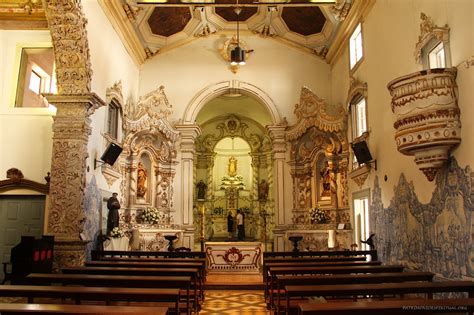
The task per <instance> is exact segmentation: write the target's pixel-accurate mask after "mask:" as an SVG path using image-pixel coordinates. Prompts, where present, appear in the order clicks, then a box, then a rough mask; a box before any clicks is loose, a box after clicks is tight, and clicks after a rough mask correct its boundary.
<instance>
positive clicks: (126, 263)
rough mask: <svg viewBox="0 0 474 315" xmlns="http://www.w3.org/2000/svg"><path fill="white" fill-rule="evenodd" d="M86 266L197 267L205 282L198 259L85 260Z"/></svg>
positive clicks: (202, 269) (204, 274) (201, 265)
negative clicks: (175, 260)
mask: <svg viewBox="0 0 474 315" xmlns="http://www.w3.org/2000/svg"><path fill="white" fill-rule="evenodd" d="M85 265H86V267H127V268H199V277H200V281H202V282H205V278H206V266H205V264H204V263H203V262H199V261H187V262H186V261H185V262H182V261H179V262H174V261H173V262H170V261H163V262H160V261H102V260H94V261H87V262H86V263H85Z"/></svg>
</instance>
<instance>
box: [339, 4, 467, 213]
mask: <svg viewBox="0 0 474 315" xmlns="http://www.w3.org/2000/svg"><path fill="white" fill-rule="evenodd" d="M473 6H474V2H472V1H470V0H404V1H398V0H378V1H377V2H376V3H375V5H374V7H373V8H372V10H371V12H370V13H369V15H368V16H367V18H366V19H365V21H363V45H364V56H365V57H364V61H363V63H362V64H361V66H360V67H359V68H358V69H357V70H356V71H355V73H354V77H355V78H357V79H359V80H360V81H362V82H367V84H368V124H369V130H370V136H369V148H370V150H371V152H372V156H373V157H374V158H376V159H377V168H378V169H377V171H376V172H371V175H370V176H369V178H368V179H367V180H366V182H365V185H364V186H363V187H362V188H359V187H358V186H357V185H356V184H355V183H354V182H353V181H352V180H351V179H349V190H350V195H351V194H352V193H353V192H355V191H358V190H360V189H365V188H367V187H372V186H373V183H374V177H375V175H378V177H379V182H380V186H381V188H382V194H383V195H382V199H383V203H384V204H385V205H388V203H389V201H390V200H391V199H392V197H393V186H394V185H396V184H397V183H398V180H399V177H400V173H405V175H406V177H407V180H408V181H413V183H414V188H415V191H416V194H417V196H418V198H419V200H420V201H421V202H423V203H426V202H428V201H429V199H430V198H431V194H432V192H433V189H434V183H433V182H429V181H428V180H427V179H426V177H425V176H424V175H423V173H422V172H421V171H420V170H419V169H418V167H417V166H416V164H415V162H414V158H413V157H412V156H405V155H402V154H401V153H399V152H398V151H397V148H396V144H395V141H394V138H393V136H394V132H395V130H394V128H393V123H394V115H393V113H392V111H391V107H390V101H391V96H390V94H389V91H388V89H387V84H388V83H389V82H390V81H391V80H393V79H395V78H398V77H400V76H402V75H406V74H409V73H412V72H416V71H419V70H421V69H422V67H421V65H419V64H417V63H416V62H415V58H414V51H415V45H416V42H417V41H418V36H419V34H420V21H421V20H420V13H421V12H424V13H426V14H427V15H428V16H430V17H432V18H433V20H434V22H435V24H437V25H439V26H443V25H444V24H448V25H449V26H450V28H451V32H450V39H451V43H450V47H451V56H452V65H453V66H457V65H459V64H460V63H462V62H463V61H465V60H466V59H468V58H469V57H470V56H472V55H473V53H474V48H473V24H472V19H473V17H474V14H473V13H474V9H473ZM347 54H348V51H347V49H346V50H345V51H344V53H343V54H341V56H339V57H338V59H337V61H336V63H335V64H334V65H333V66H332V73H331V81H332V83H333V84H332V97H333V99H334V102H335V103H339V102H340V103H345V102H346V98H347V90H348V87H349V71H348V56H347ZM473 70H474V69H473V67H472V66H471V67H470V68H469V69H468V68H466V67H464V66H460V67H458V71H459V73H458V78H457V83H458V87H459V95H460V97H459V107H460V109H461V122H462V143H461V146H460V147H459V148H457V149H455V150H454V151H453V155H454V156H455V157H456V159H457V160H458V162H459V164H460V166H461V167H465V166H466V165H467V164H469V165H471V167H472V165H474V149H473V146H474V140H473V138H472V134H473V127H471V124H472V122H471V121H472V118H473V117H474V109H473V108H472V102H473V100H474V97H473V92H472V86H473V76H474V71H473ZM339 87H342V90H340V89H339ZM384 175H387V177H388V180H387V181H386V182H385V181H384V180H383V177H384ZM351 200H352V198H351ZM351 206H352V205H351Z"/></svg>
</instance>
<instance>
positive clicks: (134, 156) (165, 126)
mask: <svg viewBox="0 0 474 315" xmlns="http://www.w3.org/2000/svg"><path fill="white" fill-rule="evenodd" d="M171 108H172V106H171V104H169V102H168V99H167V97H166V95H165V93H164V87H163V86H161V87H160V88H159V89H157V90H155V91H153V92H151V93H148V94H146V95H145V96H143V97H140V99H139V101H138V103H137V104H135V105H133V104H127V105H126V106H125V110H124V112H125V115H124V120H123V128H124V132H125V139H124V141H123V153H122V155H121V162H120V164H121V167H122V168H123V173H124V174H123V178H124V179H125V180H124V181H123V182H122V185H121V187H120V189H121V191H122V195H123V196H125V198H126V201H125V204H127V206H128V207H134V205H135V201H136V199H137V197H140V196H139V191H138V189H137V188H138V186H137V185H138V182H137V167H138V165H139V164H140V160H139V159H140V156H142V155H143V154H146V155H148V156H149V158H150V160H151V161H150V162H151V168H150V169H149V173H148V176H149V177H150V178H151V176H152V175H154V180H153V181H152V182H154V185H153V186H154V187H151V186H148V192H147V196H148V195H149V196H152V198H147V200H146V202H147V203H148V204H151V205H152V206H155V207H157V208H158V209H160V210H162V211H164V212H167V213H169V212H170V211H171V208H172V207H173V202H172V200H173V192H174V190H173V179H174V176H175V167H176V164H177V162H176V161H174V159H175V158H176V154H177V153H176V140H177V139H178V136H179V133H178V132H177V131H176V130H175V129H174V128H173V127H172V126H171V125H170V123H169V122H168V120H167V118H168V117H169V116H170V115H171ZM152 170H154V174H152ZM142 197H143V196H142ZM132 219H133V218H131V219H130V221H127V222H129V223H130V222H132V221H133V220H132ZM132 223H133V222H132Z"/></svg>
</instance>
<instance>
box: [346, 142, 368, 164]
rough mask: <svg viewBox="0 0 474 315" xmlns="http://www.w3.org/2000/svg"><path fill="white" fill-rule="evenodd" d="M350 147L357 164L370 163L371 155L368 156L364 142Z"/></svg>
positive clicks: (355, 143) (354, 143)
mask: <svg viewBox="0 0 474 315" xmlns="http://www.w3.org/2000/svg"><path fill="white" fill-rule="evenodd" d="M351 147H352V151H354V154H355V157H356V159H357V162H358V163H359V164H362V163H367V162H370V161H372V155H371V154H370V151H369V147H368V146H367V142H365V140H362V141H360V142H353V143H351Z"/></svg>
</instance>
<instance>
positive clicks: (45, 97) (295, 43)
mask: <svg viewBox="0 0 474 315" xmlns="http://www.w3.org/2000/svg"><path fill="white" fill-rule="evenodd" d="M473 20H474V1H471V0H403V1H400V0H276V1H251V0H240V1H239V0H237V1H234V0H212V1H199V0H189V1H179V0H176V1H175V0H173V1H167V0H163V1H150V0H82V1H81V0H4V1H2V2H1V3H0V48H1V49H0V50H1V53H0V65H1V67H0V69H1V71H0V150H1V154H0V257H1V259H2V262H3V263H4V264H3V267H4V268H3V271H2V272H1V273H2V275H3V278H4V279H11V282H12V284H13V282H14V281H13V279H14V277H13V276H14V275H15V268H18V267H15V260H17V259H18V258H15V257H16V256H15V253H18V252H19V251H21V252H22V253H23V254H22V255H26V254H24V253H26V250H24V249H22V250H20V248H23V247H21V246H23V245H22V244H25V242H30V243H29V244H33V243H34V244H40V243H36V242H37V240H38V242H39V240H41V241H42V242H44V243H41V244H49V245H47V246H51V247H50V249H46V250H43V251H40V252H39V254H38V255H39V256H34V258H33V256H31V258H29V259H26V260H32V261H34V262H35V263H38V261H39V262H41V261H43V260H44V259H46V260H49V259H50V260H51V261H50V262H49V263H50V265H49V272H51V271H54V272H58V271H61V270H62V273H66V271H67V270H69V269H68V268H70V270H69V271H68V272H71V273H75V272H77V273H79V272H78V271H77V270H75V271H74V270H72V269H73V268H79V267H80V266H82V267H81V268H101V267H100V266H102V265H94V264H92V263H94V261H95V259H97V257H101V259H103V260H104V262H102V261H101V259H98V261H99V262H101V263H103V264H104V265H103V266H102V268H106V267H105V261H107V259H109V258H110V259H112V258H114V257H115V258H116V260H114V262H115V263H116V264H119V265H120V264H124V266H126V267H124V268H126V269H128V270H129V273H127V274H126V275H127V276H129V277H133V275H135V273H130V272H131V271H130V270H131V269H134V267H133V266H134V265H133V263H135V264H136V265H138V264H143V263H144V262H142V261H140V258H143V257H148V258H149V260H153V259H155V260H156V261H155V262H154V264H155V267H156V268H157V269H158V266H161V265H159V264H163V263H164V262H162V261H161V260H160V261H158V260H159V259H165V258H169V259H170V260H168V262H167V263H168V264H169V265H173V264H176V266H177V267H176V268H178V266H179V264H188V265H187V267H189V268H191V267H190V265H189V264H191V263H192V262H191V261H189V260H188V261H186V262H181V261H179V259H184V258H183V257H188V258H187V259H191V258H192V259H196V262H193V263H195V264H201V263H202V262H204V263H203V264H204V267H203V268H204V270H201V269H199V271H198V275H196V274H191V278H192V279H194V280H192V281H193V282H192V284H191V291H192V290H193V288H194V293H193V294H194V295H193V294H192V293H190V292H189V287H188V291H187V292H188V294H187V296H188V299H187V308H184V309H185V311H184V312H187V313H188V314H189V313H193V312H194V313H201V314H247V313H248V314H270V313H273V312H274V313H275V314H280V313H286V314H296V312H294V313H293V311H294V309H293V308H292V307H291V306H290V304H291V305H293V304H292V303H293V300H292V299H293V298H294V299H295V300H296V297H297V296H298V297H300V296H303V295H304V294H306V293H304V292H306V291H304V290H302V289H301V288H299V289H298V290H300V291H296V287H299V285H300V284H301V283H300V282H295V283H293V284H289V286H286V287H284V288H285V289H284V290H283V291H284V292H285V293H284V294H285V295H286V297H285V296H283V297H282V301H283V302H281V301H280V293H278V294H277V295H275V294H274V293H273V289H274V288H273V287H272V285H273V284H274V283H275V286H276V285H277V284H278V286H279V285H280V277H282V280H281V283H285V282H284V281H285V280H284V279H283V278H285V277H284V276H282V275H280V274H278V275H277V273H278V271H275V274H273V273H272V272H273V271H272V268H275V266H276V265H275V266H272V265H271V264H272V263H274V264H277V263H280V264H284V263H285V264H289V262H288V261H285V260H284V258H283V257H285V254H284V253H286V254H287V255H290V253H292V254H291V255H293V256H291V255H290V256H291V257H293V258H294V259H293V261H292V263H295V264H296V262H294V260H295V257H300V259H301V261H300V262H299V263H301V264H303V265H292V266H291V267H292V268H293V269H302V270H303V269H304V268H306V267H304V268H303V266H304V264H308V266H307V268H315V267H314V266H313V264H315V261H317V263H318V264H322V263H323V262H325V263H326V264H328V265H329V263H328V262H331V263H334V264H336V265H338V264H341V266H346V267H341V266H339V265H338V266H339V268H343V269H344V268H345V269H350V268H356V267H357V266H358V265H360V266H358V267H360V268H362V267H361V266H362V265H364V266H365V267H367V269H369V268H373V269H371V270H376V269H377V268H379V269H380V270H385V271H373V272H374V273H375V272H395V271H394V270H392V269H390V271H387V270H389V269H388V268H389V267H395V265H396V266H403V268H405V271H404V272H408V273H407V274H406V277H407V279H408V278H409V277H412V276H414V275H410V274H409V272H414V271H416V272H419V273H420V274H418V275H417V277H421V273H427V274H428V273H429V274H430V275H431V278H430V279H433V277H435V279H436V280H440V281H445V282H446V283H451V284H454V283H457V284H458V285H457V288H458V289H456V290H457V291H456V290H454V289H452V287H453V285H451V286H450V287H449V288H447V289H446V288H444V289H445V291H442V290H441V289H439V290H440V291H436V292H445V293H446V292H448V293H449V292H458V293H459V292H461V293H462V292H464V293H466V292H467V293H468V294H469V297H472V296H473V294H474V285H473V283H474V282H472V281H473V280H474V266H473V261H474V243H473V237H474V220H473V218H472V213H473V211H474V171H473V170H472V167H473V165H474V138H471V137H472V136H473V134H474V127H473V124H472V120H473V118H474V106H472V104H473V101H474V89H473V88H472V87H473V86H474V35H473V30H474V25H473ZM469 104H471V105H469ZM32 239H34V241H33V240H32ZM19 244H20V245H19ZM18 246H19V247H18ZM35 246H36V245H35ZM38 246H43V245H38ZM48 248H49V247H48ZM114 251H115V252H117V253H123V254H120V255H124V256H128V258H129V261H121V259H119V258H123V257H122V256H120V257H119V256H116V255H114V254H113V252H114ZM53 252H54V254H53ZM106 252H107V253H109V254H107V255H109V256H107V255H105V254H104V253H106ZM34 253H36V251H34V252H33V251H32V255H36V254H34ZM133 253H142V254H140V255H142V256H140V255H138V254H136V255H135V254H133ZM143 253H154V254H153V255H151V254H149V255H148V256H147V254H143ZM160 253H161V254H160ZM166 253H173V254H166ZM178 253H180V254H178ZM186 253H188V256H186ZM277 253H281V254H280V255H278V254H277ZM318 253H319V254H318ZM349 253H352V254H349ZM117 255H119V254H117ZM134 255H135V256H134ZM167 255H170V256H167ZM173 255H175V256H173ZM181 255H182V256H181ZM162 256H163V257H162ZM316 256H317V258H315V257H316ZM348 256H351V257H352V258H353V259H352V260H351V259H346V258H348ZM362 256H363V258H361V257H362ZM159 257H161V258H159ZM344 257H345V258H344ZM366 257H367V258H366ZM369 257H370V258H369ZM106 258H107V259H106ZM22 259H23V260H25V258H22ZM134 259H136V260H137V261H135V260H134ZM143 259H145V260H146V258H143ZM173 259H174V260H176V261H174V260H173ZM272 259H274V260H275V261H272ZM132 260H133V263H132ZM335 260H337V263H335V262H334V261H335ZM366 260H367V261H366ZM111 261H112V260H111ZM148 262H149V263H151V261H148ZM378 262H381V264H382V265H380V264H378ZM23 263H24V262H23ZM88 264H92V265H88ZM127 264H129V265H127ZM310 264H311V267H309V265H310ZM17 266H18V262H17ZM84 266H85V267H84ZM93 266H95V267H93ZM140 266H141V265H140ZM281 266H282V268H283V265H281ZM109 267H110V268H112V266H108V268H109ZM141 267H142V266H141ZM179 267H183V266H179ZM286 267H290V265H288V266H287V265H285V268H286ZM12 268H13V270H12ZM169 268H171V267H169ZM173 268H174V267H173ZM328 268H329V267H328ZM383 268H386V269H383ZM47 269H48V268H47ZM137 269H138V268H137ZM275 269H278V268H275ZM170 270H171V269H170ZM30 271H31V270H30ZM39 272H43V271H39ZM157 272H158V271H157ZM169 272H171V271H169ZM346 272H347V271H346ZM359 272H360V273H363V271H359ZM267 273H268V274H269V275H270V276H268V274H267ZM308 273H309V274H310V275H306V276H307V277H317V276H315V275H314V274H315V273H318V272H316V271H313V273H311V272H308ZM327 273H329V271H328V272H327ZM336 273H337V272H336ZM387 274H388V273H387ZM140 275H141V276H143V275H142V274H140ZM173 275H174V274H173ZM138 276H139V274H138V273H137V274H136V277H138ZM155 276H158V273H157V274H155ZM170 276H171V274H170ZM174 276H176V277H178V276H183V277H184V276H185V274H184V273H177V274H176V275H174ZM262 276H263V280H262ZM286 276H287V277H288V278H289V277H290V275H286ZM291 276H294V275H293V274H292V275H291ZM338 276H339V275H338ZM352 276H354V274H352ZM425 276H426V277H428V275H425ZM12 277H13V278H12ZM38 277H39V276H38ZM108 277H111V279H112V278H113V277H114V276H112V274H111V275H109V276H108ZM117 277H118V276H117ZM193 277H196V278H193ZM206 277H207V278H206ZM267 277H269V278H270V280H267ZM319 277H324V276H319ZM340 277H341V279H340V281H343V280H342V277H343V276H340ZM354 277H355V276H354ZM362 277H363V276H362V275H360V276H359V278H358V279H359V280H360V279H362ZM374 277H375V276H374ZM387 277H388V276H387ZM336 278H337V277H336ZM206 279H207V280H206ZM344 279H345V280H344V281H349V280H347V279H346V278H344ZM364 279H365V278H364ZM377 279H378V278H377ZM385 279H387V278H385ZM410 279H411V278H410ZM205 280H206V281H207V284H206V283H204V282H205ZM286 280H287V281H290V280H289V279H286ZM43 281H46V280H44V279H43ZM51 281H52V280H51ZM64 281H66V280H64ZM69 281H72V280H71V279H69ZM90 281H92V279H90ZM111 281H112V280H111ZM114 281H117V283H119V279H116V280H114ZM128 281H131V280H130V279H128ZM134 281H135V280H134ZM136 281H138V280H136ZM314 281H316V280H314ZM318 281H319V280H318ZM328 281H329V282H327V283H326V284H332V283H334V285H335V284H336V280H334V279H332V280H328ZM331 281H333V282H331ZM338 281H339V280H338ZM351 281H352V280H351ZM360 281H363V280H360ZM364 281H365V280H364ZM370 281H374V282H370V283H371V284H370V285H372V283H375V280H370ZM380 281H381V282H383V281H382V280H380ZM4 282H5V281H4ZM387 282H388V281H387ZM7 283H8V282H7ZM111 283H112V282H111ZM288 283H290V282H288ZM305 283H306V282H305ZM321 283H322V280H321ZM340 283H343V282H340ZM344 283H346V284H345V285H347V286H349V284H348V283H349V282H344ZM356 283H357V282H356ZM363 283H365V282H363ZM367 283H369V280H367ZM296 284H298V285H296ZM213 285H214V286H213ZM232 285H235V288H234V290H235V291H233V293H232V294H235V295H232V294H229V293H228V291H219V290H231V287H232ZM377 285H378V283H377ZM282 286H283V284H282ZM301 286H302V285H301ZM313 286H316V283H315V282H312V283H311V287H313ZM328 286H329V285H328ZM367 286H369V285H367ZM1 287H3V285H2V286H0V313H2V312H3V311H6V310H3V307H4V304H5V303H4V302H5V301H4V300H3V299H2V297H7V296H16V295H8V294H10V293H11V292H12V291H11V290H10V291H8V292H9V293H4V292H7V286H5V290H4V289H2V288H1ZM153 287H154V288H155V286H153ZM158 287H159V286H158ZM420 287H421V284H420ZM446 287H448V285H446ZM204 288H206V296H207V297H208V299H207V303H208V304H207V306H206V304H205V303H206V299H204V294H203V293H202V291H204ZM180 289H182V288H180ZM255 289H258V290H259V292H260V291H261V292H260V293H259V294H260V295H254V291H256V290H255ZM397 289H398V290H404V289H403V288H401V286H400V287H398V288H397ZM143 290H144V289H143ZM143 290H142V291H143ZM163 290H164V289H163ZM212 290H215V291H212ZM239 290H243V291H239ZM292 290H295V291H294V292H293V291H292ZM314 290H316V289H314ZM318 290H322V289H321V288H318ZM358 290H361V291H360V292H365V291H363V290H364V288H359V289H358ZM373 290H376V288H375V284H374V288H373ZM420 290H422V289H420ZM423 290H428V289H426V288H424V289H423ZM430 290H434V289H432V287H430ZM450 290H454V291H450ZM277 291H278V292H279V291H280V290H279V289H278V290H277ZM208 292H214V293H211V294H209V296H208V295H207V294H208ZM296 292H297V293H296ZM312 292H313V295H315V294H314V292H315V291H312ZM317 292H319V291H317ZM321 292H323V291H321ZM371 292H372V291H371ZM373 292H376V291H373ZM400 292H401V291H400ZM419 292H422V291H419ZM423 292H425V291H423ZM430 292H431V291H430ZM63 293H64V294H65V295H66V292H63ZM89 293H90V292H89ZM132 293H133V292H131V293H130V294H132ZM303 293H304V294H303ZM448 293H446V294H448ZM4 294H5V295H4ZM11 294H13V293H11ZM15 294H19V293H15ZM84 294H86V293H84ZM95 294H96V296H99V294H98V293H97V292H96V293H95ZM108 294H116V293H108ZM133 294H137V295H136V299H137V300H140V299H141V297H140V296H139V295H138V294H139V293H138V292H137V293H133ZM140 294H143V292H141V293H140ZM212 294H214V295H212ZM292 294H294V296H293V297H292ZM431 294H432V293H431ZM452 294H454V295H455V293H452ZM349 295H350V294H349ZM19 296H20V295H19ZM133 296H135V295H133ZM308 296H311V295H308ZM335 296H337V295H335ZM22 297H26V295H24V296H22ZM108 298H110V299H113V297H112V295H109V296H108ZM443 298H444V297H443ZM449 298H452V296H449ZM84 299H87V298H86V295H84ZM201 299H202V300H201ZM213 299H214V301H215V302H214V304H213V303H210V302H209V301H213ZM226 299H227V300H228V303H229V304H228V305H227V306H226V307H222V308H221V309H218V305H220V304H219V303H220V302H219V301H221V300H226ZM341 299H342V298H341ZM132 300H133V299H132ZM290 300H291V301H290ZM285 301H288V304H285V303H286V302H285ZM391 301H393V300H391ZM447 301H448V299H447V298H446V299H445V300H443V303H448V304H449V303H451V302H447ZM168 302H169V301H167V303H168ZM201 302H204V304H203V305H202V303H201ZM280 302H281V303H280ZM290 302H291V303H290ZM180 303H181V300H180ZM233 303H234V304H233ZM351 303H352V304H354V305H355V304H357V302H351V300H349V302H347V301H346V302H340V303H339V300H338V303H327V304H339V306H338V307H340V308H343V307H345V308H344V310H346V311H348V310H349V309H351V310H352V308H351V307H355V306H353V305H352V304H351ZM374 303H375V302H374ZM413 303H415V304H409V305H418V304H416V302H413ZM419 303H420V304H419V305H428V304H426V303H436V302H433V301H430V302H427V300H423V301H419ZM439 303H441V302H439ZM453 303H454V304H452V305H460V304H459V303H461V305H465V307H466V309H467V308H468V309H469V310H470V311H472V310H474V299H472V298H466V296H464V297H463V299H459V300H454V302H453ZM456 303H458V304H456ZM168 304H169V303H168ZM211 304H212V307H210V306H209V305H211ZM244 304H245V305H246V306H245V305H244ZM280 304H281V305H280ZM308 304H309V303H308ZM313 304H318V303H315V302H314V301H313ZM382 304H383V303H382V302H380V305H381V306H380V307H385V308H389V307H401V306H400V305H398V304H397V305H395V304H396V302H393V303H392V304H391V305H388V304H383V305H382ZM448 304H442V305H448ZM176 305H178V302H176ZM229 305H233V306H229ZM242 305H244V306H242ZM295 305H296V304H295ZM394 305H395V306H394ZM433 305H435V304H433ZM449 305H451V304H449ZM245 307H248V308H245ZM357 307H360V306H357ZM364 307H366V306H364ZM139 308H140V307H138V308H136V309H135V310H130V311H129V312H131V313H133V312H135V313H136V314H139V313H140V312H146V311H149V310H146V308H145V310H141V309H139ZM158 308H159V307H157V310H156V313H153V314H162V313H160V312H161V311H162V310H158ZM172 308H173V306H171V307H170V308H169V310H168V312H169V313H170V312H171V311H170V309H172ZM180 308H181V307H178V306H176V309H175V310H174V311H175V312H176V313H180ZM121 309H122V311H123V312H126V311H127V310H126V309H127V307H125V306H123V307H121ZM217 309H218V310H217ZM243 309H245V311H243ZM328 309H329V308H328ZM463 310H465V309H463ZM299 311H300V313H299V314H320V313H319V312H318V311H316V309H311V307H309V306H308V309H307V310H305V308H304V307H303V306H301V307H300V309H299ZM38 312H39V310H38ZM71 312H73V311H71ZM91 312H92V308H91ZM104 312H107V310H106V309H104ZM110 312H117V309H115V310H114V309H112V308H111V309H110ZM181 312H182V311H181ZM328 312H329V311H328ZM378 312H379V313H380V312H381V309H378ZM336 313H337V312H336ZM336 313H332V314H336ZM344 313H345V311H340V310H339V313H337V314H344ZM2 314H3V313H2ZM5 314H7V313H5ZM163 314H164V313H163ZM321 314H323V313H321ZM324 314H326V313H324ZM327 314H329V313H327ZM369 314H370V313H369ZM374 314H375V313H374Z"/></svg>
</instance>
